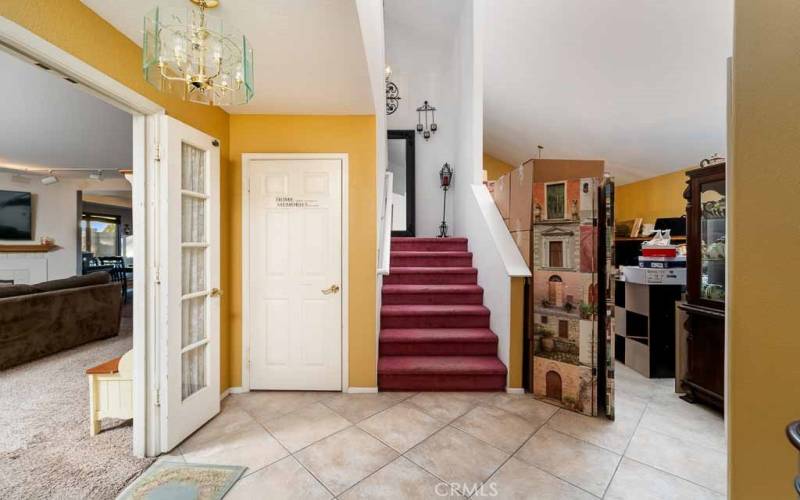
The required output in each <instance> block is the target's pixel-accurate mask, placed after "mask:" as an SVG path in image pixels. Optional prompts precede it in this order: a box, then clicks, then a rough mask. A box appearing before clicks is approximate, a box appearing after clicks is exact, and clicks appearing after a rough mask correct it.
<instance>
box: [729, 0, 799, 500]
mask: <svg viewBox="0 0 800 500" xmlns="http://www.w3.org/2000/svg"><path fill="white" fill-rule="evenodd" d="M798 27H800V3H798V2H797V1H796V0H771V1H769V2H764V1H754V0H736V3H735V20H734V55H733V61H734V81H733V89H734V94H733V97H734V98H733V111H734V127H733V142H732V145H733V148H732V151H733V153H732V157H731V160H732V167H731V168H729V169H728V183H729V186H730V187H729V189H730V193H729V204H728V217H729V220H730V221H731V224H730V226H729V227H730V229H729V237H728V265H729V266H730V267H729V269H728V271H729V272H728V276H729V282H728V286H729V294H728V373H729V377H728V401H727V404H728V412H727V417H728V426H729V429H728V439H729V440H728V448H729V454H728V457H729V466H728V475H729V486H730V487H729V493H730V495H731V498H733V499H735V500H739V499H741V500H749V499H753V498H765V499H766V498H769V499H773V498H775V499H777V498H786V499H789V498H796V496H795V494H793V493H792V478H793V477H794V475H795V474H797V471H798V465H797V463H798V462H797V457H798V453H797V451H796V450H794V449H793V448H792V447H791V446H790V445H789V442H788V441H787V439H786V437H785V435H784V428H785V426H786V424H788V423H789V422H790V421H792V420H797V419H800V327H798V324H800V323H799V321H798V317H797V314H796V312H795V308H796V307H797V303H798V297H800V295H798V290H800V288H799V287H798V284H800V269H799V268H798V267H797V265H796V262H797V256H798V255H799V254H800V210H798V208H797V196H798V193H800V168H798V165H797V163H798V158H800V120H798V116H800V64H798V61H799V60H798V48H799V47H800V29H798Z"/></svg>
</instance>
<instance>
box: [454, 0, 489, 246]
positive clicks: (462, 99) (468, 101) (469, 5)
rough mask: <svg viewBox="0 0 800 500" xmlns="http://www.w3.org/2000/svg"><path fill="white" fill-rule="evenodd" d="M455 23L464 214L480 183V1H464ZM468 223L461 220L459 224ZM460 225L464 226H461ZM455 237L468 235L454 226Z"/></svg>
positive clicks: (459, 197)
mask: <svg viewBox="0 0 800 500" xmlns="http://www.w3.org/2000/svg"><path fill="white" fill-rule="evenodd" d="M464 4H465V5H464V9H463V11H462V12H461V17H460V19H459V22H458V32H457V37H456V44H455V46H454V47H453V56H452V59H453V60H454V61H455V63H456V74H457V75H458V79H457V81H458V86H457V91H458V92H457V96H458V112H459V115H458V136H457V145H458V149H457V151H456V155H457V156H456V157H457V159H458V164H459V167H460V170H461V179H460V181H461V182H459V183H458V184H457V185H456V211H457V213H466V211H467V206H466V204H467V203H469V202H470V200H471V198H472V196H471V194H472V186H473V185H475V184H481V183H482V180H483V50H482V49H483V47H482V28H483V26H482V17H481V16H482V13H481V12H480V9H481V8H482V5H483V4H482V2H481V1H480V0H478V1H473V0H466V1H465V2H464ZM462 222H463V223H467V221H466V220H464V219H460V220H459V223H462ZM462 226H463V227H462ZM455 234H458V235H462V236H469V235H468V234H467V226H464V224H458V225H456V226H455Z"/></svg>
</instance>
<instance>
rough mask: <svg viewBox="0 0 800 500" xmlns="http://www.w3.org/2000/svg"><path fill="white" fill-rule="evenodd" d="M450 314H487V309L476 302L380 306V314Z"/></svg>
mask: <svg viewBox="0 0 800 500" xmlns="http://www.w3.org/2000/svg"><path fill="white" fill-rule="evenodd" d="M452 314H461V315H469V316H488V315H489V309H487V308H486V306H483V305H478V304H398V305H394V304H392V305H386V306H381V315H382V316H447V315H452Z"/></svg>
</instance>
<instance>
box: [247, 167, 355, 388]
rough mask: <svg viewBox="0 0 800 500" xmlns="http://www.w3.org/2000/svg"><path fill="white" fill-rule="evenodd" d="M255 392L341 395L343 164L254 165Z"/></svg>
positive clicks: (252, 289) (252, 359)
mask: <svg viewBox="0 0 800 500" xmlns="http://www.w3.org/2000/svg"><path fill="white" fill-rule="evenodd" d="M248 165H249V175H250V181H249V191H250V201H249V219H250V224H249V232H250V234H249V245H250V248H249V262H248V264H249V279H250V285H249V322H248V324H249V334H250V344H251V346H250V387H251V388H252V389H286V390H341V388H342V378H341V366H342V365H341V356H342V299H341V297H342V294H341V292H340V290H341V283H342V241H341V229H342V220H341V218H342V198H341V192H342V162H341V160H328V159H313V160H312V159H296V160H295V159H291V160H289V159H280V160H279V159H275V160H250V162H249V164H248Z"/></svg>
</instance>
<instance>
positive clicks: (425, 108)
mask: <svg viewBox="0 0 800 500" xmlns="http://www.w3.org/2000/svg"><path fill="white" fill-rule="evenodd" d="M422 113H425V125H424V126H423V125H422ZM428 113H430V114H431V121H430V125H428ZM438 129H439V126H438V125H436V108H434V107H433V106H431V105H430V104H428V101H425V102H424V103H423V104H422V106H420V107H418V108H417V132H419V133H420V134H422V137H423V138H425V140H426V141H427V140H428V139H430V138H431V134H435V133H436V131H437V130H438Z"/></svg>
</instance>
